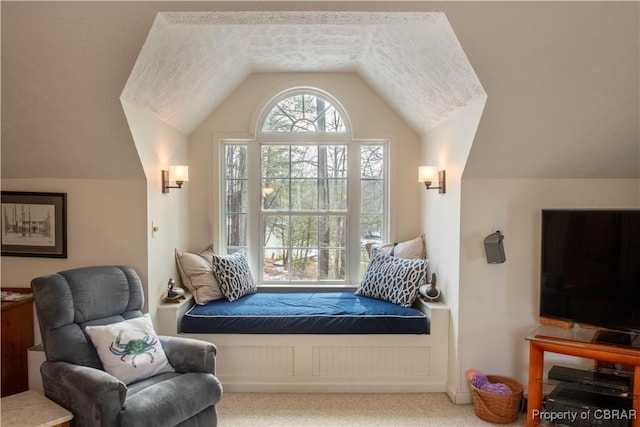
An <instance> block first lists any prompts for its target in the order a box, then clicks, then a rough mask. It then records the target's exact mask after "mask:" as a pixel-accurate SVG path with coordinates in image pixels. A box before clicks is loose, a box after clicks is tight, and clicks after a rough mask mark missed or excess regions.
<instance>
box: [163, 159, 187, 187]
mask: <svg viewBox="0 0 640 427" xmlns="http://www.w3.org/2000/svg"><path fill="white" fill-rule="evenodd" d="M172 181H175V183H176V185H175V186H170V185H169V183H170V182H172ZM186 181H189V166H182V165H179V166H169V170H163V171H162V192H163V193H168V192H169V189H170V188H182V184H184V183H185V182H186Z"/></svg>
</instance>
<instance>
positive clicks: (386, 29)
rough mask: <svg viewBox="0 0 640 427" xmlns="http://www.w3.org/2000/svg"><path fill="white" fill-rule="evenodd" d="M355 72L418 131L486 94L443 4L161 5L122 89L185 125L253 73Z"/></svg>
mask: <svg viewBox="0 0 640 427" xmlns="http://www.w3.org/2000/svg"><path fill="white" fill-rule="evenodd" d="M304 71H315V72H318V71H320V72H331V71H354V72H357V73H358V74H359V75H360V76H362V77H363V78H364V79H365V80H366V81H367V82H368V83H369V84H370V85H371V86H372V87H373V88H374V89H376V90H377V91H378V92H379V94H380V95H381V96H383V98H385V99H386V101H387V102H388V103H389V104H390V105H391V106H392V107H394V108H395V109H396V110H397V112H398V113H399V114H400V115H401V116H403V117H404V119H405V120H406V121H407V123H409V124H410V125H411V126H412V127H413V128H414V129H415V130H416V131H417V132H418V133H423V132H425V131H427V130H428V129H430V128H431V127H433V126H435V125H437V124H439V123H441V122H443V121H444V120H446V119H447V117H449V116H450V115H451V114H454V113H455V112H457V111H459V110H460V109H461V108H463V107H464V106H465V105H467V103H468V102H469V101H470V100H472V99H474V98H475V97H478V96H484V95H485V93H484V90H483V88H482V85H481V84H480V82H479V80H478V78H477V77H476V74H475V73H474V70H473V68H472V67H471V64H470V63H469V61H468V59H467V57H466V55H465V53H464V51H463V50H462V48H461V46H460V44H459V42H458V39H457V38H456V36H455V34H454V32H453V30H452V28H451V26H450V25H449V22H448V20H447V18H446V16H445V15H444V13H436V12H433V13H394V14H388V13H363V12H347V13H336V12H305V13H303V12H164V13H159V14H158V16H157V18H156V20H155V22H154V24H153V26H152V28H151V31H150V32H149V35H148V37H147V40H146V42H145V44H144V47H143V48H142V51H141V52H140V55H139V57H138V59H137V61H136V64H135V67H134V68H133V71H132V73H131V75H130V77H129V80H128V81H127V84H126V86H125V88H124V91H123V93H122V99H124V100H126V101H128V102H130V103H133V104H136V105H138V106H141V107H144V108H147V109H149V110H151V111H153V112H154V113H155V114H156V115H157V116H158V117H160V118H161V119H162V120H163V121H165V122H166V123H168V124H170V125H172V126H173V127H175V128H177V129H179V130H180V131H182V132H183V133H185V134H189V133H191V132H192V131H193V130H194V129H195V128H196V127H197V126H198V125H199V124H200V123H201V122H202V121H203V120H204V119H205V118H206V117H207V116H209V115H210V114H211V113H212V112H213V111H214V110H215V108H216V107H217V106H218V105H220V103H222V101H223V100H224V99H225V98H226V97H227V96H228V95H229V94H230V93H231V92H232V91H233V90H234V89H235V88H236V87H237V86H238V85H240V83H242V81H243V80H245V79H246V78H247V77H248V76H249V75H250V74H251V73H253V72H304Z"/></svg>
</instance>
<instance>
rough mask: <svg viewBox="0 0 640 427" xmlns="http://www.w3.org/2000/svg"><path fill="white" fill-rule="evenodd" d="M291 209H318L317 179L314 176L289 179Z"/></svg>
mask: <svg viewBox="0 0 640 427" xmlns="http://www.w3.org/2000/svg"><path fill="white" fill-rule="evenodd" d="M291 209H292V210H295V211H299V210H316V209H318V180H317V179H316V178H313V179H292V180H291Z"/></svg>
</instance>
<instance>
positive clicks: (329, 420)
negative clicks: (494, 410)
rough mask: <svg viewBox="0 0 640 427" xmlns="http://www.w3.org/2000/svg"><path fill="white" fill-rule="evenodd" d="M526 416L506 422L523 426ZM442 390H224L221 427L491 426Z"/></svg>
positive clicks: (471, 407) (470, 407)
mask: <svg viewBox="0 0 640 427" xmlns="http://www.w3.org/2000/svg"><path fill="white" fill-rule="evenodd" d="M525 418H526V416H525V415H524V414H521V415H520V417H519V419H518V421H516V422H514V423H511V424H501V425H505V426H524V425H525ZM491 425H494V424H491V423H488V422H485V421H483V420H481V419H479V418H478V417H477V416H476V415H475V412H474V410H473V405H454V404H453V403H451V401H450V400H449V398H448V397H447V395H446V394H444V393H428V394H350V393H344V394H341V393H336V394H329V393H327V394H324V393H318V394H309V393H300V394H294V393H224V394H223V396H222V401H221V402H220V404H219V405H218V426H219V427H243V426H244V427H248V426H256V427H257V426H260V427H262V426H272V427H276V426H278V427H289V426H291V427H333V426H336V427H339V426H349V427H361V426H364V427H368V426H371V427H373V426H389V427H391V426H393V427H401V426H421V427H422V426H438V427H448V426H491Z"/></svg>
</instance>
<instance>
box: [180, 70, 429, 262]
mask: <svg viewBox="0 0 640 427" xmlns="http://www.w3.org/2000/svg"><path fill="white" fill-rule="evenodd" d="M295 85H298V86H299V85H309V86H314V87H318V88H320V89H323V90H325V91H327V92H328V93H330V94H332V95H333V96H334V97H335V98H337V99H338V101H340V102H341V103H342V105H343V106H344V107H345V109H346V110H347V113H348V114H349V118H350V120H351V123H352V126H353V134H354V137H355V138H362V139H366V138H387V139H389V140H390V152H391V174H390V186H391V188H392V194H393V198H392V200H391V208H392V218H393V220H392V222H391V224H390V238H391V239H398V240H404V239H408V238H413V237H415V236H416V235H418V234H419V232H420V231H419V230H420V204H419V196H420V193H419V192H420V191H421V189H420V187H419V185H418V184H417V170H418V164H419V157H420V144H419V139H418V136H417V135H416V134H415V132H414V131H413V130H411V129H410V128H409V127H408V126H407V124H406V123H405V122H403V121H402V120H401V119H400V118H399V117H398V115H397V114H396V113H395V112H394V111H393V110H392V109H391V108H390V107H389V106H388V105H387V104H386V103H385V102H384V101H383V100H382V99H381V98H380V97H379V96H378V95H377V94H376V93H375V92H374V91H373V90H372V89H371V87H370V86H368V85H367V84H366V83H365V82H364V81H363V80H362V79H361V78H360V77H359V76H357V75H356V74H354V73H296V74H290V73H277V74H271V73H265V74H254V75H251V76H250V77H249V78H248V79H247V80H246V81H245V82H244V83H243V84H242V85H240V87H238V88H237V89H236V90H235V91H234V92H233V94H232V95H231V96H230V97H229V98H228V99H227V100H226V101H225V102H224V103H223V104H222V105H221V106H220V107H219V108H218V109H216V111H215V112H214V113H213V114H212V115H211V116H210V117H209V118H208V119H207V120H206V121H205V122H204V123H203V124H202V125H201V126H200V127H199V128H198V129H197V130H196V131H195V132H194V133H193V134H192V135H191V136H190V138H189V140H190V150H189V167H190V168H189V174H190V177H191V182H190V183H189V185H190V186H191V189H192V191H191V192H190V199H189V204H190V218H191V221H190V223H191V227H190V230H189V231H190V239H189V242H190V246H191V249H192V250H201V249H203V248H204V247H206V246H207V245H209V244H211V243H214V244H217V243H218V242H217V239H218V237H219V236H217V235H216V234H215V233H216V228H215V224H217V223H218V215H217V212H218V201H219V195H218V185H219V182H218V173H219V159H218V154H219V151H218V146H217V141H218V140H219V139H220V138H221V137H244V138H247V137H248V138H252V137H253V134H254V130H255V121H256V120H257V115H258V114H259V113H260V111H261V109H262V107H263V106H264V104H265V103H266V102H267V101H269V100H270V99H271V97H273V96H275V95H276V94H278V93H280V92H281V91H283V90H285V89H287V88H290V87H292V86H295Z"/></svg>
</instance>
